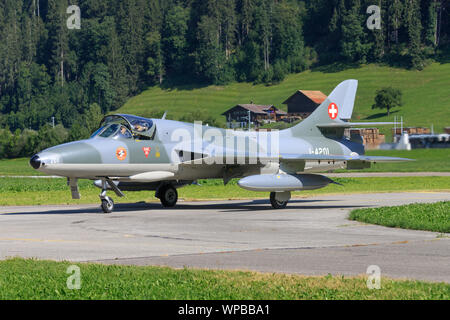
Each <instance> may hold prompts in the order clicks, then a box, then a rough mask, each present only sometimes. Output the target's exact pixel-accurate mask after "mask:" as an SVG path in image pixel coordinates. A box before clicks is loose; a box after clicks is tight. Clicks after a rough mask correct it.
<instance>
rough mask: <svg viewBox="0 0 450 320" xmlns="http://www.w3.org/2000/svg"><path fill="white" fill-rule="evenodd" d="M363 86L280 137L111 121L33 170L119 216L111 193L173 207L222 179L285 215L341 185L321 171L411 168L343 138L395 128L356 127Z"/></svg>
mask: <svg viewBox="0 0 450 320" xmlns="http://www.w3.org/2000/svg"><path fill="white" fill-rule="evenodd" d="M357 86H358V82H357V80H347V81H344V82H342V83H341V84H339V85H338V86H337V87H336V88H335V89H334V90H333V92H332V93H331V94H330V95H329V96H328V98H327V99H326V100H325V101H324V102H323V103H322V104H321V105H320V106H319V107H318V108H317V109H316V110H315V111H314V112H313V113H312V114H311V116H309V117H308V118H306V119H305V120H303V121H302V122H300V123H299V124H297V125H295V126H293V127H292V128H289V129H286V130H281V131H272V132H264V131H259V132H254V131H234V130H225V129H221V128H213V127H209V126H207V125H201V124H198V123H194V124H192V123H184V122H179V121H172V120H166V119H165V116H164V117H163V119H147V118H142V117H138V116H134V115H125V114H115V115H109V116H106V117H105V118H104V119H103V121H102V123H101V124H100V129H98V130H97V131H96V132H94V133H93V134H92V136H91V137H90V138H89V139H87V140H82V141H76V142H71V143H67V144H63V145H59V146H56V147H52V148H50V149H47V150H44V151H42V152H40V153H38V154H36V155H34V156H33V157H32V158H31V160H30V165H31V166H32V167H33V168H34V169H36V170H39V171H40V172H44V173H46V174H49V175H56V176H61V177H67V183H68V185H69V186H70V190H71V193H72V197H73V198H74V199H80V193H79V189H78V180H79V179H90V180H93V181H94V184H95V185H96V186H97V187H99V188H100V189H101V193H100V200H101V208H102V210H103V212H105V213H110V212H112V211H113V209H114V201H113V199H112V198H110V197H109V196H107V192H108V191H109V190H112V191H113V192H114V193H115V194H116V195H117V196H119V197H123V196H124V193H123V191H141V190H150V191H155V196H156V197H157V198H159V199H160V201H161V203H162V205H163V206H164V207H173V206H175V205H176V203H177V200H178V192H177V189H178V188H180V187H183V186H187V185H190V184H193V183H194V184H195V183H196V181H197V180H199V179H223V181H224V183H225V184H227V183H228V182H229V181H230V180H231V179H234V178H240V180H239V181H238V185H239V186H240V187H241V188H244V189H247V190H252V191H263V192H270V203H271V205H272V207H273V208H275V209H282V208H285V207H286V205H287V204H288V202H289V200H290V199H291V192H292V191H297V190H313V189H319V188H323V187H325V186H327V185H329V184H330V183H335V182H334V181H333V180H331V179H330V178H328V177H326V176H324V175H319V174H317V173H318V172H328V171H330V170H335V169H342V168H345V169H350V170H351V169H364V168H369V167H370V166H371V164H372V163H375V162H395V161H409V159H403V158H391V157H380V156H377V157H375V156H365V155H364V153H365V151H364V146H363V144H362V139H361V137H360V136H350V137H348V136H346V135H345V134H344V131H345V129H346V128H351V127H357V126H368V125H370V126H374V125H385V124H390V123H367V122H364V123H351V122H350V119H351V116H352V112H353V107H354V102H355V96H356V90H357Z"/></svg>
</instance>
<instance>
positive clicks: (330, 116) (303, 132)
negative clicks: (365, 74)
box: [288, 80, 358, 136]
mask: <svg viewBox="0 0 450 320" xmlns="http://www.w3.org/2000/svg"><path fill="white" fill-rule="evenodd" d="M357 88H358V81H357V80H346V81H344V82H342V83H340V84H339V85H338V86H337V87H336V88H335V89H334V90H333V92H331V94H330V95H329V96H328V98H327V99H326V100H325V101H324V102H323V103H322V104H321V105H320V106H319V107H318V108H317V109H316V110H315V111H314V112H313V113H312V114H311V115H310V116H309V117H308V118H306V119H305V120H303V121H302V122H301V123H299V124H298V125H296V126H295V127H293V128H290V129H288V130H290V131H291V132H292V135H294V136H319V135H322V132H321V131H320V129H319V128H318V127H317V125H318V124H333V123H336V124H338V123H343V122H344V121H343V120H350V119H351V117H352V113H353V106H354V104H355V97H356V90H357Z"/></svg>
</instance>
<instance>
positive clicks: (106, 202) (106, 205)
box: [100, 179, 124, 213]
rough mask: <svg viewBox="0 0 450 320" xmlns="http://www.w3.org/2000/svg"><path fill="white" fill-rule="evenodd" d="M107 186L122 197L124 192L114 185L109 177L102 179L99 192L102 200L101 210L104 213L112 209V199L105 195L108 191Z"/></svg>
mask: <svg viewBox="0 0 450 320" xmlns="http://www.w3.org/2000/svg"><path fill="white" fill-rule="evenodd" d="M108 186H109V187H110V188H111V189H112V190H113V191H114V192H115V193H116V194H117V195H118V196H119V197H124V194H123V193H122V191H120V189H119V188H118V187H117V186H116V184H115V183H114V182H113V181H111V180H110V179H103V180H102V193H100V200H101V202H102V205H101V207H102V210H103V212H104V213H111V212H113V210H114V200H113V199H112V198H110V197H108V196H107V195H106V192H107V191H108Z"/></svg>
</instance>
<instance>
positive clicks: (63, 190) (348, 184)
mask: <svg viewBox="0 0 450 320" xmlns="http://www.w3.org/2000/svg"><path fill="white" fill-rule="evenodd" d="M335 180H336V181H337V182H339V183H341V184H343V185H344V186H338V185H329V186H328V187H326V188H323V189H319V190H313V191H299V192H294V193H293V196H294V197H306V196H312V195H319V194H335V193H369V192H370V193H376V192H405V191H426V192H428V191H450V177H395V178H378V177H377V178H337V179H335ZM199 183H200V184H201V186H195V185H191V186H187V187H184V188H181V189H179V190H178V192H179V198H180V199H184V200H188V201H192V200H232V199H261V198H262V199H269V193H267V192H252V191H247V190H244V189H241V188H240V187H239V186H237V180H233V181H231V182H230V183H229V184H228V185H227V186H224V185H223V182H222V181H221V180H205V181H199ZM79 186H80V192H81V200H72V199H71V196H70V191H69V188H68V187H67V185H66V181H65V180H64V179H47V178H44V179H42V178H40V179H36V178H20V179H17V178H1V179H0V194H1V195H2V196H1V197H0V206H12V205H15V206H20V205H46V204H80V203H84V204H91V203H99V198H98V194H99V193H100V189H97V188H96V187H94V186H93V184H92V182H91V181H88V180H81V181H80V184H79ZM109 195H110V196H112V197H113V198H114V201H115V202H116V203H135V202H141V201H146V202H152V201H157V202H159V200H158V199H156V198H155V197H154V192H152V191H140V192H125V195H126V197H125V198H118V197H117V196H115V195H114V194H113V192H110V193H109Z"/></svg>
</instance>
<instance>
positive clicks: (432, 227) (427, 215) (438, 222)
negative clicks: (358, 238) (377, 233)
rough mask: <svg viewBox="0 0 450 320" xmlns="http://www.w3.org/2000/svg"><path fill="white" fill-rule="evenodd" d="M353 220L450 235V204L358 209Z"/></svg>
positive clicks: (417, 204)
mask: <svg viewBox="0 0 450 320" xmlns="http://www.w3.org/2000/svg"><path fill="white" fill-rule="evenodd" d="M350 219H351V220H357V221H361V222H367V223H372V224H378V225H382V226H386V227H394V228H404V229H414V230H427V231H435V232H445V233H450V202H448V201H447V202H438V203H432V204H423V203H420V204H419V203H416V204H410V205H404V206H398V207H381V208H369V209H357V210H354V211H352V212H351V214H350Z"/></svg>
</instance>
